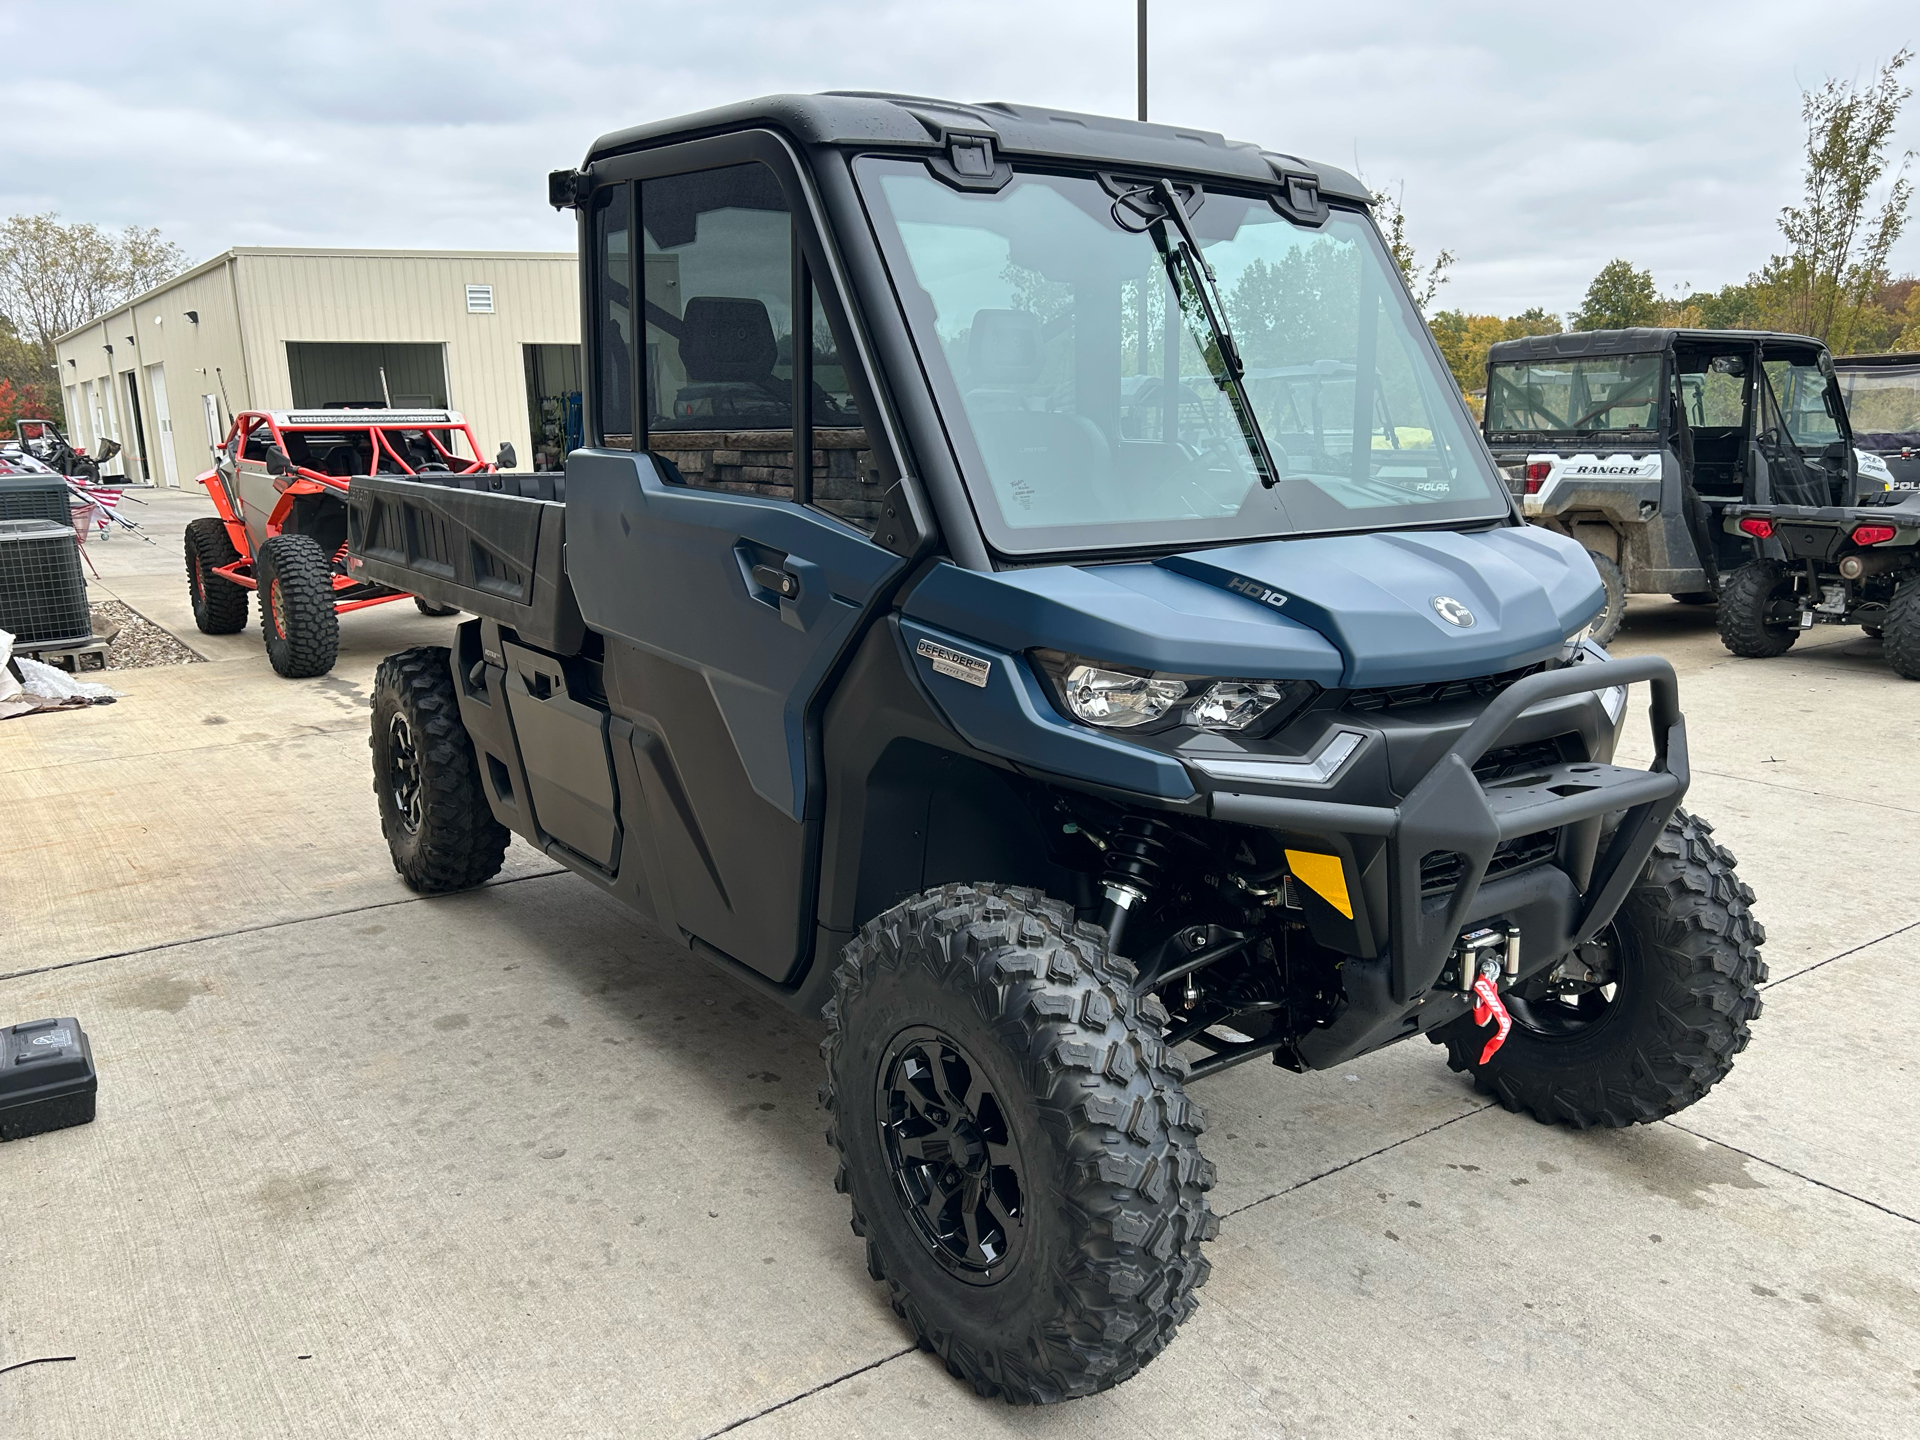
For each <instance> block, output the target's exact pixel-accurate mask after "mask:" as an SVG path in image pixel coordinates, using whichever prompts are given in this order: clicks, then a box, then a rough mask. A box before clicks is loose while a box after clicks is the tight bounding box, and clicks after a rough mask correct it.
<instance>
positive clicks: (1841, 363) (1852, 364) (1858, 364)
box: [1833, 350, 1920, 370]
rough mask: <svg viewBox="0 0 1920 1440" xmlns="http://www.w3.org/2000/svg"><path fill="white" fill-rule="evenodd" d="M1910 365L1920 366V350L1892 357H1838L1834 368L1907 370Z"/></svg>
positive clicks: (1899, 353)
mask: <svg viewBox="0 0 1920 1440" xmlns="http://www.w3.org/2000/svg"><path fill="white" fill-rule="evenodd" d="M1909 365H1920V350H1907V351H1901V352H1897V353H1895V354H1892V355H1836V356H1834V357H1833V368H1834V369H1836V370H1880V369H1887V370H1893V369H1905V368H1906V367H1907V366H1909Z"/></svg>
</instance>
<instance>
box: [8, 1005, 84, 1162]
mask: <svg viewBox="0 0 1920 1440" xmlns="http://www.w3.org/2000/svg"><path fill="white" fill-rule="evenodd" d="M99 1088H100V1082H99V1080H98V1079H97V1078H96V1077H95V1075H94V1073H93V1047H92V1046H91V1045H89V1044H88V1043H87V1036H86V1032H85V1031H84V1030H82V1029H81V1028H80V1022H79V1021H78V1020H74V1019H71V1018H68V1019H65V1020H27V1021H23V1022H22V1023H21V1024H18V1025H13V1026H9V1027H8V1028H7V1029H4V1030H0V1140H24V1139H26V1138H27V1137H28V1136H29V1135H43V1134H45V1133H46V1132H47V1131H49V1130H63V1129H65V1128H66V1127H67V1126H69V1125H84V1124H86V1123H87V1122H88V1121H89V1120H91V1119H93V1097H94V1093H95V1091H97V1090H98V1089H99Z"/></svg>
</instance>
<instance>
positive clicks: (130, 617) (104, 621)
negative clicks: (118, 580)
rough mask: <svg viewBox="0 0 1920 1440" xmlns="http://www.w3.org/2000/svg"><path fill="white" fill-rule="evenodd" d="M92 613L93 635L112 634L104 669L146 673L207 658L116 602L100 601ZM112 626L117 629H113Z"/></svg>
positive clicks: (190, 663)
mask: <svg viewBox="0 0 1920 1440" xmlns="http://www.w3.org/2000/svg"><path fill="white" fill-rule="evenodd" d="M89 608H90V609H91V610H92V611H93V633H94V634H96V635H105V634H107V633H109V632H110V631H112V632H113V640H112V642H111V643H110V644H109V645H108V646H107V669H109V670H145V669H147V668H149V667H150V666H154V665H198V664H203V663H205V660H206V656H204V655H197V654H195V653H194V652H193V650H191V649H190V648H188V647H187V646H186V645H183V644H181V642H180V641H178V640H176V639H174V637H173V636H172V635H170V634H169V633H168V632H167V631H165V630H162V629H161V628H160V627H159V626H158V625H156V624H154V623H153V622H152V621H151V620H149V619H147V617H146V616H144V615H142V614H141V613H140V612H139V611H137V610H133V609H130V608H129V607H127V606H125V605H123V604H121V603H120V602H119V601H118V600H102V601H100V602H98V603H97V604H95V605H92V606H90V607H89ZM115 626H118V627H119V628H118V629H117V630H115V629H114V627H115Z"/></svg>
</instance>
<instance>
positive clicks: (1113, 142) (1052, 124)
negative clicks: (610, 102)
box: [586, 91, 1372, 204]
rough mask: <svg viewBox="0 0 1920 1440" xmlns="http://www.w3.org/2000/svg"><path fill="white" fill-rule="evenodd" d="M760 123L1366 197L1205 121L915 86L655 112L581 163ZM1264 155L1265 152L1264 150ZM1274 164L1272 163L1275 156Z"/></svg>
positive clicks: (1331, 173)
mask: <svg viewBox="0 0 1920 1440" xmlns="http://www.w3.org/2000/svg"><path fill="white" fill-rule="evenodd" d="M752 127H766V128H771V129H775V130H780V131H784V132H785V133H786V134H787V135H789V136H791V137H792V138H793V139H794V140H795V141H797V142H798V143H800V144H801V145H831V146H875V147H879V148H894V147H910V148H914V149H924V150H937V149H942V148H944V147H945V146H946V144H947V143H948V139H949V137H950V136H954V135H989V136H991V137H992V138H993V142H994V148H995V149H996V150H998V151H1000V152H1001V153H1003V154H1006V155H1008V156H1030V157H1031V156H1046V157H1048V158H1052V159H1063V160H1073V161H1081V162H1086V163H1089V164H1100V165H1115V166H1125V167H1127V168H1128V169H1135V168H1138V169H1145V170H1151V171H1162V170H1164V171H1169V172H1174V173H1184V174H1192V175H1207V176H1214V177H1217V178H1220V179H1227V180H1239V181H1243V182H1252V183H1254V184H1258V185H1263V186H1265V185H1271V184H1273V182H1274V179H1275V175H1276V169H1283V170H1284V171H1285V172H1286V173H1288V174H1293V175H1302V176H1307V175H1311V176H1315V177H1317V179H1318V182H1319V187H1320V192H1321V193H1322V194H1323V195H1326V196H1327V197H1329V198H1332V199H1340V200H1349V201H1356V202H1359V203H1361V204H1366V203H1369V202H1370V201H1371V199H1372V196H1371V195H1369V194H1368V192H1367V187H1366V186H1364V185H1362V184H1361V183H1360V182H1359V181H1358V180H1356V179H1355V178H1354V177H1353V176H1351V175H1349V174H1348V173H1347V172H1346V171H1344V170H1341V169H1338V168H1336V167H1333V166H1330V165H1319V164H1315V163H1312V162H1310V161H1305V160H1302V159H1300V158H1299V157H1297V156H1293V155H1284V154H1280V153H1278V152H1275V151H1269V150H1263V149H1261V147H1260V146H1258V145H1253V144H1249V143H1248V142H1246V141H1244V140H1229V139H1227V138H1226V137H1225V136H1224V135H1220V134H1217V133H1216V132H1214V131H1211V130H1197V129H1193V128H1191V127H1188V126H1184V125H1158V124H1152V123H1143V122H1141V121H1138V120H1121V119H1117V118H1115V117H1113V116H1110V115H1081V114H1076V113H1074V112H1072V111H1066V110H1054V109H1049V108H1047V107H1045V106H1038V105H1009V104H1005V103H1002V102H999V101H994V102H992V103H989V104H980V105H973V104H962V103H960V102H958V101H953V100H935V99H930V98H927V97H924V96H919V95H887V94H881V93H878V92H868V91H829V92H827V93H825V94H822V95H768V96H763V97H762V98H760V99H758V100H743V101H740V102H738V103H737V104H733V105H723V106H721V107H720V108H718V109H715V110H703V111H701V112H699V113H698V114H694V115H681V116H677V117H674V118H672V119H667V120H653V121H649V122H648V123H646V124H644V125H635V126H632V127H630V128H629V129H626V130H615V131H613V132H612V133H611V134H607V135H602V136H601V137H600V138H599V139H598V140H596V141H594V142H593V145H592V146H591V148H589V149H588V151H587V159H586V163H587V164H591V163H592V162H593V161H595V160H598V159H601V158H603V157H605V156H609V155H616V154H619V153H621V152H623V151H628V150H638V149H643V148H646V147H649V146H653V145H659V144H663V143H666V142H669V141H674V140H690V139H693V138H695V137H697V136H701V135H713V134H719V133H721V132H724V131H729V130H740V129H746V128H752ZM1269 157H1271V158H1269ZM1275 162H1278V165H1277V166H1276V163H1275Z"/></svg>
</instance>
